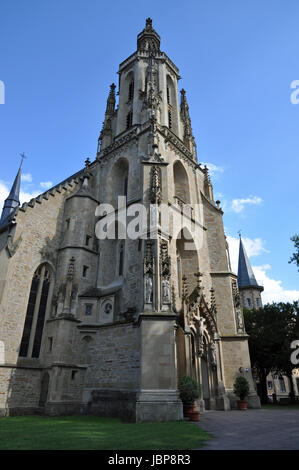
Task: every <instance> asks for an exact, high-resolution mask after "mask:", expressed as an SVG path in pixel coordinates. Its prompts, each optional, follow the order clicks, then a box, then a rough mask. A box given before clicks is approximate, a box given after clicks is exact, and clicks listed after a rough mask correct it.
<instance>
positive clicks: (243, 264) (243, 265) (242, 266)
mask: <svg viewBox="0 0 299 470" xmlns="http://www.w3.org/2000/svg"><path fill="white" fill-rule="evenodd" d="M239 236H240V246H239V265H238V286H239V287H259V286H258V283H257V282H256V279H255V275H254V274H253V270H252V267H251V264H250V261H249V259H248V256H247V253H246V250H245V248H244V245H243V242H242V238H241V234H240V233H239Z"/></svg>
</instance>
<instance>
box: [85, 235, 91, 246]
mask: <svg viewBox="0 0 299 470" xmlns="http://www.w3.org/2000/svg"><path fill="white" fill-rule="evenodd" d="M90 240H91V236H90V235H86V237H85V246H89V242H90Z"/></svg>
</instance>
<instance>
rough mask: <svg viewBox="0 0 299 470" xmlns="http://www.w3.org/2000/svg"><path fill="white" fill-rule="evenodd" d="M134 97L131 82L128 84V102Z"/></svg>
mask: <svg viewBox="0 0 299 470" xmlns="http://www.w3.org/2000/svg"><path fill="white" fill-rule="evenodd" d="M133 96H134V80H132V81H131V82H130V84H129V101H131V100H132V99H133Z"/></svg>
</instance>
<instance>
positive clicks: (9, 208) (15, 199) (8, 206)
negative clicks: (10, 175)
mask: <svg viewBox="0 0 299 470" xmlns="http://www.w3.org/2000/svg"><path fill="white" fill-rule="evenodd" d="M22 163H23V158H22V161H21V164H20V168H19V171H18V173H17V176H16V177H15V180H14V183H13V185H12V188H11V190H10V193H9V195H8V197H7V198H6V199H5V201H4V206H3V210H2V215H1V219H0V225H2V224H3V223H4V221H5V220H7V219H8V217H9V216H10V215H12V214H13V212H14V210H15V209H16V207H18V206H19V205H20V186H21V172H22Z"/></svg>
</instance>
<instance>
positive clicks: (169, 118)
mask: <svg viewBox="0 0 299 470" xmlns="http://www.w3.org/2000/svg"><path fill="white" fill-rule="evenodd" d="M168 127H169V129H171V128H172V119H171V111H170V110H169V111H168Z"/></svg>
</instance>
